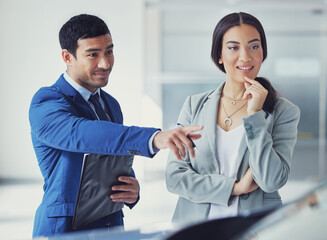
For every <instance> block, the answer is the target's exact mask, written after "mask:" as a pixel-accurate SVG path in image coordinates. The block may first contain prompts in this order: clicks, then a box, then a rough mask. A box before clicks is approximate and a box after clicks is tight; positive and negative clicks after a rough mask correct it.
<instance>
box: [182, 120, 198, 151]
mask: <svg viewBox="0 0 327 240" xmlns="http://www.w3.org/2000/svg"><path fill="white" fill-rule="evenodd" d="M177 126H178V127H185V126H184V125H183V124H181V123H177ZM186 137H187V138H188V139H189V140H190V141H191V143H192V147H193V148H194V150H195V151H196V152H197V153H199V150H198V148H197V147H196V145H195V143H194V142H193V140H192V138H191V137H190V136H189V135H186Z"/></svg>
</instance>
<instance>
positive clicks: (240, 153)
mask: <svg viewBox="0 0 327 240" xmlns="http://www.w3.org/2000/svg"><path fill="white" fill-rule="evenodd" d="M247 149H248V146H247V145H246V139H245V133H244V134H243V136H242V139H241V142H240V146H239V148H238V154H237V158H236V168H237V169H238V173H237V176H238V177H239V178H241V176H243V172H244V170H242V169H241V168H240V165H241V163H242V160H243V158H244V155H245V153H246V151H247ZM247 162H248V161H247ZM244 163H245V162H243V164H244ZM243 168H244V166H243ZM246 169H247V168H246ZM240 170H241V171H240ZM238 180H240V179H238Z"/></svg>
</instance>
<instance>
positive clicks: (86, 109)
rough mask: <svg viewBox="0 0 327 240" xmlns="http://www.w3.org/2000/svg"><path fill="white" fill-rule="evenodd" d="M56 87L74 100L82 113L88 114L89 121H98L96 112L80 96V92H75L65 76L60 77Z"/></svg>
mask: <svg viewBox="0 0 327 240" xmlns="http://www.w3.org/2000/svg"><path fill="white" fill-rule="evenodd" d="M55 85H56V86H57V87H58V88H59V89H60V91H61V92H62V93H63V94H64V95H66V96H68V97H71V98H72V100H73V101H74V102H75V103H76V104H77V105H78V107H80V108H81V109H82V111H81V112H83V113H84V114H87V116H86V117H87V118H88V119H92V120H97V116H96V115H95V113H94V111H93V110H92V108H91V107H90V105H89V104H88V103H87V102H86V101H85V100H84V98H83V97H82V96H81V94H79V92H78V91H76V90H75V88H73V87H72V86H71V85H70V84H69V83H68V82H67V81H66V80H65V79H64V77H63V74H62V75H61V76H60V78H59V79H58V81H57V82H56V83H55Z"/></svg>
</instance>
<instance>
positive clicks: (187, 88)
mask: <svg viewBox="0 0 327 240" xmlns="http://www.w3.org/2000/svg"><path fill="white" fill-rule="evenodd" d="M326 10H327V3H326V2H325V1H322V0H315V1H296V4H295V3H294V1H273V0H266V1H255V0H249V1H246V3H245V2H244V1H237V0H234V1H231V0H225V1H209V0H206V1H197V0H193V1H183V0H176V1H171V0H166V1H160V0H148V1H146V21H145V22H146V35H147V39H146V48H145V49H146V51H147V53H146V72H145V73H146V76H145V78H146V80H145V89H146V94H147V95H149V96H150V97H151V98H152V99H153V101H155V102H156V103H157V104H158V105H159V106H161V108H162V110H163V128H164V129H168V128H172V127H174V126H176V121H177V117H178V115H179V111H180V109H181V107H182V105H183V102H184V100H185V98H186V97H187V96H188V95H192V94H197V93H201V92H204V91H207V90H210V89H215V88H217V87H218V85H219V83H221V82H222V81H224V78H225V76H224V74H223V73H221V72H220V71H219V70H218V69H217V68H216V67H215V65H214V63H213V62H212V61H211V58H210V52H211V39H212V32H213V29H214V27H215V25H216V24H217V22H218V21H219V20H220V19H221V17H223V16H225V15H226V14H228V13H231V12H239V11H244V12H249V13H251V14H253V15H254V16H256V17H257V18H258V19H259V20H260V21H261V23H262V25H263V27H264V29H265V31H266V35H267V42H268V57H267V59H266V61H265V62H264V64H263V66H262V69H261V71H260V73H259V75H260V76H264V77H266V78H268V79H269V80H270V81H271V82H272V84H273V86H274V87H275V88H276V89H277V91H278V92H279V93H280V95H281V96H283V97H285V98H287V99H289V100H290V101H292V102H293V103H295V104H296V105H298V106H299V108H300V109H301V120H300V123H299V128H298V130H299V133H298V142H297V144H296V147H295V151H294V156H293V162H292V168H291V174H290V179H291V180H309V179H310V180H312V179H322V178H325V177H326V176H327V174H326V156H327V155H326V91H327V87H326V79H327V77H326V69H325V68H326V64H327V14H326ZM325 45H326V46H325Z"/></svg>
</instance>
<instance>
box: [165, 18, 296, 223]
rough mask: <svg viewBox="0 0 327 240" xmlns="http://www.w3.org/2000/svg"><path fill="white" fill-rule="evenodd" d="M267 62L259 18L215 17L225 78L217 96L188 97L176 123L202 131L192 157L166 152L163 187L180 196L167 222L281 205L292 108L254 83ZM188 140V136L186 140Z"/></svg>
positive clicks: (215, 50) (216, 49) (215, 48)
mask: <svg viewBox="0 0 327 240" xmlns="http://www.w3.org/2000/svg"><path fill="white" fill-rule="evenodd" d="M266 56H267V44H266V37H265V33H264V30H263V27H262V25H261V23H260V22H259V20H257V19H256V18H255V17H253V16H252V15H250V14H247V13H242V12H240V13H232V14H229V15H227V16H225V17H224V18H222V19H221V20H220V21H219V22H218V24H217V26H216V28H215V30H214V33H213V43H212V52H211V57H212V59H213V61H214V62H215V64H216V66H217V67H218V68H219V69H220V70H221V71H223V72H225V73H226V81H225V82H223V83H222V84H221V85H220V86H219V87H218V88H217V89H216V90H212V91H208V92H205V93H201V94H198V95H194V96H189V97H188V98H187V99H186V101H185V103H184V105H183V108H182V110H181V112H180V115H179V118H178V123H179V124H181V125H184V126H188V125H203V126H204V129H203V130H202V132H201V133H202V137H201V138H200V139H198V140H196V141H195V144H196V145H197V148H198V149H199V152H198V153H197V154H196V157H195V158H191V157H190V156H189V155H188V154H186V157H185V158H184V160H182V161H179V160H177V159H176V158H175V157H174V155H173V154H172V153H170V154H169V158H168V163H167V168H166V184H167V188H168V190H169V191H170V192H172V193H174V194H177V195H179V199H178V203H177V206H176V209H175V213H174V217H173V221H180V220H185V219H186V220H188V221H190V220H199V219H208V218H223V217H229V216H235V215H238V214H240V213H242V212H244V211H247V210H252V209H255V208H260V207H262V206H267V205H269V204H281V198H280V195H279V193H278V189H280V188H281V187H282V186H284V185H285V183H286V182H287V179H288V174H289V172H290V164H291V159H292V153H293V149H294V145H295V142H296V137H297V125H298V122H299V117H300V111H299V108H298V107H297V106H296V105H294V104H293V103H291V102H290V101H288V100H286V99H285V98H282V97H279V96H278V95H277V93H276V91H275V90H274V88H273V87H272V86H271V84H270V82H269V81H268V80H266V79H264V78H261V77H257V74H258V73H259V70H260V67H261V64H262V62H263V61H264V60H265V58H266ZM191 137H192V136H191Z"/></svg>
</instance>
